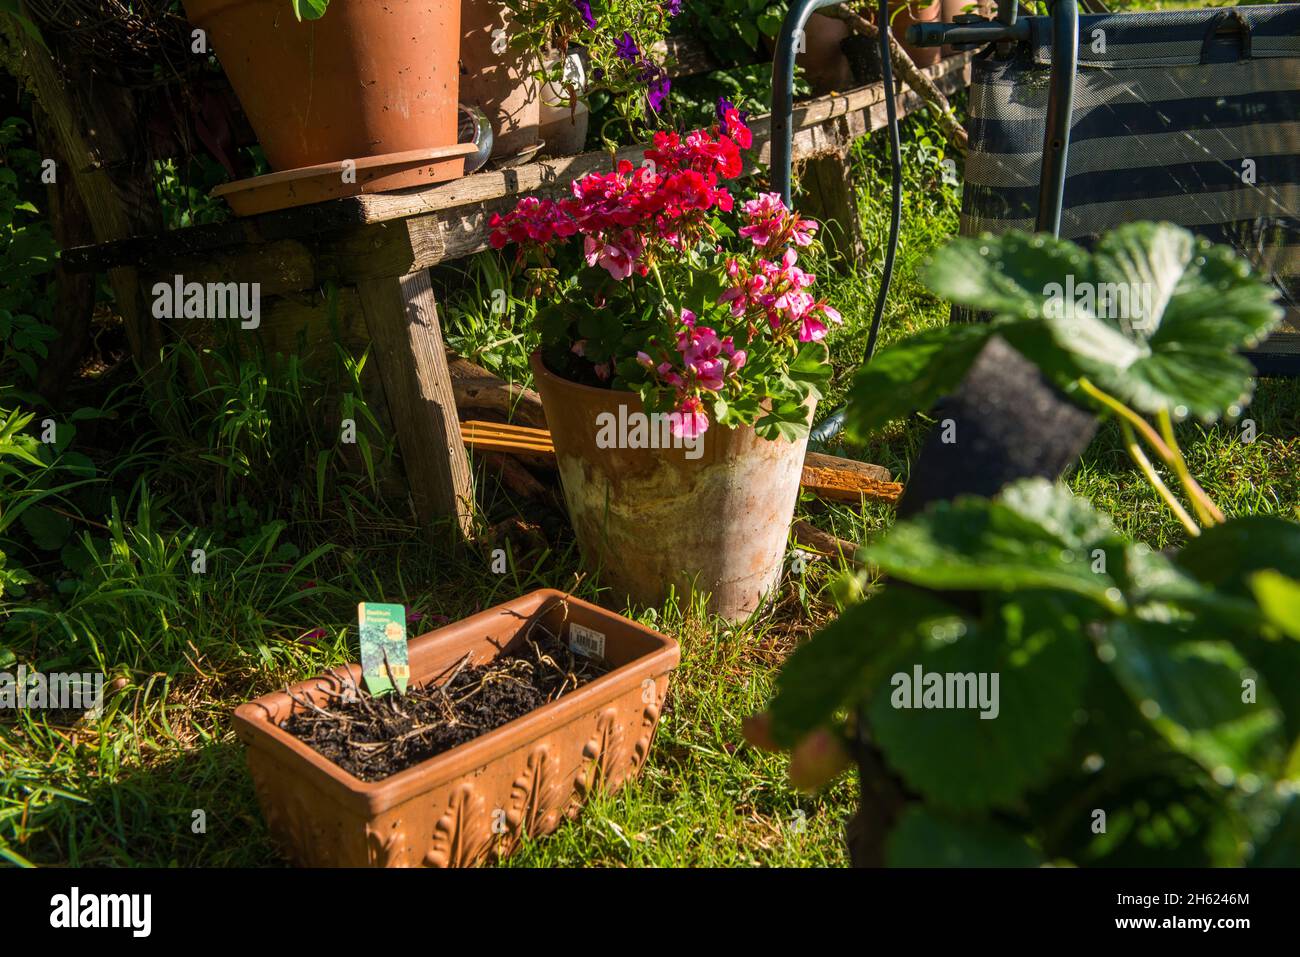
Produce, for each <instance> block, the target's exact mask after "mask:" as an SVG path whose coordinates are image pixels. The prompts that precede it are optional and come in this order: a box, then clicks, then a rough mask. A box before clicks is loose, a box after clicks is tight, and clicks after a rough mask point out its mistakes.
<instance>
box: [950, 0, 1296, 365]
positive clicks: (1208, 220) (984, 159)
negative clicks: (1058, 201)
mask: <svg viewBox="0 0 1300 957" xmlns="http://www.w3.org/2000/svg"><path fill="white" fill-rule="evenodd" d="M1027 19H1028V20H1029V27H1028V34H1027V38H1026V39H1025V40H1024V41H1022V42H1016V43H1006V44H1001V45H993V46H989V47H986V48H985V49H984V50H983V51H982V52H981V53H980V54H979V55H978V56H977V58H976V60H975V62H974V64H973V69H972V82H971V92H970V116H969V120H968V127H967V129H968V132H969V134H970V152H969V155H968V157H967V161H966V180H965V191H964V194H963V197H962V217H961V232H962V234H963V235H975V234H978V233H980V232H983V231H989V232H993V233H998V232H1002V231H1005V230H1008V229H1012V228H1019V229H1026V230H1032V229H1033V228H1034V226H1035V220H1036V215H1037V211H1038V206H1039V183H1040V177H1041V171H1042V161H1043V143H1044V129H1045V125H1046V123H1047V117H1048V107H1049V99H1050V96H1049V82H1048V81H1049V75H1050V71H1051V62H1052V52H1051V50H1052V45H1051V41H1052V36H1051V34H1052V22H1051V18H1050V17H1029V18H1027ZM1067 49H1068V46H1067ZM1136 220H1166V221H1169V222H1173V223H1177V224H1179V225H1182V226H1185V227H1187V228H1188V229H1190V230H1192V231H1193V232H1195V233H1197V234H1199V235H1202V236H1204V237H1206V238H1207V239H1210V240H1213V241H1214V242H1219V243H1225V244H1228V245H1231V246H1232V247H1234V248H1235V249H1236V250H1237V251H1238V252H1239V253H1240V254H1241V255H1242V256H1244V257H1245V258H1247V259H1248V260H1249V261H1250V262H1251V263H1252V264H1253V265H1254V266H1255V268H1256V269H1258V270H1259V271H1260V272H1261V273H1262V274H1263V275H1264V276H1266V277H1268V278H1269V279H1271V281H1272V282H1273V283H1274V284H1275V285H1276V286H1277V287H1278V289H1279V290H1281V294H1282V297H1283V304H1284V305H1285V306H1286V312H1287V319H1286V322H1285V324H1284V325H1283V326H1282V327H1281V328H1280V330H1279V331H1278V332H1277V333H1275V334H1274V335H1273V336H1272V337H1271V338H1270V339H1269V340H1268V341H1267V342H1266V343H1264V344H1263V345H1262V346H1261V347H1260V351H1259V352H1257V353H1254V354H1252V355H1251V356H1250V358H1251V359H1252V360H1253V361H1254V362H1255V364H1256V367H1257V368H1258V369H1259V371H1260V372H1261V373H1263V374H1283V373H1287V374H1296V373H1297V372H1300V4H1278V5H1268V6H1249V7H1238V8H1219V9H1207V10H1181V11H1170V12H1159V13H1138V14H1102V15H1092V16H1081V17H1079V46H1078V68H1077V72H1076V75H1075V80H1074V99H1073V110H1072V112H1071V115H1070V135H1069V146H1068V149H1067V151H1066V163H1065V188H1064V192H1063V199H1062V208H1061V217H1060V235H1061V237H1062V238H1065V239H1072V240H1074V241H1076V242H1079V243H1081V244H1083V245H1088V244H1089V243H1090V242H1091V241H1093V240H1095V239H1096V238H1097V237H1098V236H1099V235H1100V234H1101V233H1103V232H1105V231H1106V230H1109V229H1112V228H1113V227H1115V226H1118V225H1120V224H1121V223H1126V222H1133V221H1136Z"/></svg>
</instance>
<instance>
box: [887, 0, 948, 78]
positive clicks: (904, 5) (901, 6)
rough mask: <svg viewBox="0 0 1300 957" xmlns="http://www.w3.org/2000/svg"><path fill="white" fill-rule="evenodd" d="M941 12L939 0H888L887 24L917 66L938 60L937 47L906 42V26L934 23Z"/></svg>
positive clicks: (928, 64) (930, 64) (933, 63)
mask: <svg viewBox="0 0 1300 957" xmlns="http://www.w3.org/2000/svg"><path fill="white" fill-rule="evenodd" d="M942 12H943V8H942V6H941V3H940V0H930V2H928V3H927V2H926V0H890V4H889V16H890V20H889V26H890V29H891V30H893V31H894V36H895V38H897V40H898V42H899V43H900V44H901V45H902V47H903V49H904V50H906V51H907V53H908V55H909V56H910V57H911V58H912V62H914V63H915V64H916V65H917V66H919V67H927V66H934V65H935V64H936V63H938V62H939V57H940V50H939V48H938V47H914V46H912V45H911V44H910V43H908V42H907V28H908V27H910V26H911V25H912V24H913V23H936V22H938V20H939V17H940V15H941V14H942Z"/></svg>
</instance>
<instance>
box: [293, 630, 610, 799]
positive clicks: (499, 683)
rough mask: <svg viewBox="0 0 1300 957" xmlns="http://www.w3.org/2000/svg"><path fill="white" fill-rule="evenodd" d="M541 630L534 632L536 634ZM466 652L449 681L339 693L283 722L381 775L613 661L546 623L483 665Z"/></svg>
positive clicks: (326, 751)
mask: <svg viewBox="0 0 1300 957" xmlns="http://www.w3.org/2000/svg"><path fill="white" fill-rule="evenodd" d="M534 631H539V632H541V637H540V638H534V637H533V632H534ZM471 657H472V656H471V655H470V654H468V653H467V654H466V655H465V656H464V657H463V658H461V659H460V661H459V662H458V663H457V664H456V666H455V667H454V668H453V669H452V670H451V672H450V673H449V675H448V677H447V678H446V680H443V681H441V682H439V683H438V684H436V685H433V684H430V685H426V686H425V687H421V688H411V689H410V690H409V691H408V692H407V693H406V694H404V695H401V694H396V693H392V694H387V695H384V696H383V697H379V698H375V697H373V696H371V695H370V694H368V693H366V692H362V691H360V690H358V691H357V693H356V695H355V696H354V697H353V698H352V700H347V699H346V698H345V697H344V696H342V695H339V696H336V697H334V698H332V699H331V700H330V701H329V703H328V704H329V708H328V709H325V708H322V707H320V706H319V705H316V704H315V703H314V702H308V701H303V700H301V699H300V698H298V697H297V696H294V699H293V700H294V701H295V702H297V703H298V704H299V705H301V706H302V708H303V710H296V711H295V712H294V713H293V714H292V715H291V716H290V717H289V718H288V719H287V720H286V721H284V722H283V723H282V724H281V725H280V726H281V727H282V728H284V730H286V731H288V732H289V733H290V734H292V735H294V736H295V737H297V738H299V739H301V740H302V741H303V742H304V743H305V744H307V745H308V746H309V747H311V748H313V749H315V750H316V751H317V752H319V753H320V754H322V755H324V756H325V757H326V758H328V759H329V760H331V761H333V762H334V763H335V764H337V765H338V766H339V767H341V768H342V769H343V770H345V771H347V772H349V773H350V774H352V775H355V776H356V777H357V778H359V779H361V780H362V781H381V780H383V779H384V778H386V777H389V776H390V775H392V774H396V773H397V772H398V771H401V770H404V769H405V768H409V767H411V766H412V765H415V764H418V763H419V762H421V761H423V760H425V759H427V758H431V757H434V756H435V755H438V754H441V753H443V752H444V751H448V750H450V749H452V748H454V747H456V746H457V745H460V744H464V743H465V742H467V741H471V740H473V739H474V738H477V737H478V736H479V735H481V734H484V733H486V732H488V731H491V730H493V729H495V728H499V727H501V726H502V725H503V724H506V723H508V722H510V721H513V720H514V719H515V718H520V717H523V716H524V715H526V714H528V713H530V712H532V711H536V710H537V709H538V708H540V707H542V706H543V705H545V704H549V703H550V702H552V701H554V700H556V699H557V698H559V697H560V696H561V695H565V694H568V693H570V692H572V691H573V690H574V689H575V688H578V687H581V686H582V685H584V684H586V683H587V682H589V681H592V680H594V679H596V678H599V677H600V676H601V675H603V674H605V673H606V672H607V671H608V670H609V667H608V666H607V665H606V664H605V663H604V662H603V661H599V660H597V659H594V658H586V657H583V656H580V655H575V654H574V653H573V652H572V651H570V650H569V648H568V646H567V645H565V644H564V643H563V642H562V641H560V640H559V638H557V637H556V636H555V635H553V634H551V632H550V631H549V630H548V629H546V628H545V627H543V626H542V625H541V624H540V623H534V625H533V627H532V628H531V629H530V630H529V633H528V634H527V635H525V636H524V639H523V641H522V642H521V643H520V646H519V648H518V650H517V651H513V652H508V653H506V654H502V655H499V656H498V657H497V658H495V659H494V660H492V661H490V662H486V663H484V664H481V665H472V664H470V661H471Z"/></svg>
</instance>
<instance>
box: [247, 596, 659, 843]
mask: <svg viewBox="0 0 1300 957" xmlns="http://www.w3.org/2000/svg"><path fill="white" fill-rule="evenodd" d="M534 621H540V622H541V623H542V624H543V625H544V626H545V627H546V628H548V629H549V630H550V631H551V632H552V633H554V634H557V635H559V636H560V638H561V639H562V640H564V641H565V642H566V643H567V642H569V641H570V639H571V637H572V635H573V632H572V631H571V629H572V628H573V626H574V625H575V624H576V625H577V626H578V627H579V633H580V634H581V635H583V636H587V635H588V634H589V632H584V631H583V629H589V630H591V631H594V632H596V633H599V634H600V635H603V636H604V646H605V647H604V657H605V660H606V661H607V662H608V663H609V664H610V665H611V666H612V668H613V670H612V671H610V672H609V673H608V674H606V675H603V676H601V677H600V678H597V679H596V680H595V681H592V682H590V683H589V684H586V685H583V686H582V687H581V688H578V689H577V690H576V691H572V692H570V693H569V694H567V695H565V696H563V697H561V698H560V699H558V700H557V701H553V702H551V703H550V704H548V705H546V706H545V707H543V708H539V709H538V710H536V711H534V712H532V713H530V714H527V715H524V716H523V717H522V718H518V719H516V720H514V721H511V722H510V723H509V724H506V725H503V726H502V727H500V728H497V729H496V730H495V731H490V732H488V733H487V734H485V735H482V736H480V737H478V738H475V739H474V740H473V741H469V742H466V743H465V744H462V745H460V746H459V747H456V748H453V749H451V750H450V751H446V752H444V753H443V754H440V755H437V756H436V757H432V758H429V759H428V760H427V761H424V762H422V763H420V764H417V765H415V766H414V767H410V768H407V769H406V770H404V771H400V772H398V773H397V774H394V775H393V776H391V777H389V778H386V779H385V780H383V781H375V782H371V783H367V782H364V781H361V780H359V779H357V778H355V777H353V776H352V775H351V774H349V773H348V772H346V771H344V770H343V769H341V768H339V767H338V766H337V765H335V764H334V763H333V762H331V761H329V760H328V759H326V758H325V757H323V756H322V755H320V754H318V753H317V752H316V751H314V750H312V749H311V748H310V747H308V746H307V745H306V744H305V743H303V742H302V741H299V740H298V739H297V738H295V737H294V736H293V735H291V734H289V733H288V732H287V731H284V730H282V729H281V728H280V727H279V726H278V725H279V722H281V721H283V720H284V719H285V718H287V717H288V716H289V714H290V713H291V712H292V710H293V709H294V708H301V705H296V704H295V703H294V702H293V701H292V700H291V699H290V697H289V695H288V694H286V693H285V692H277V693H275V694H269V695H265V696H264V697H261V698H258V699H257V700H255V701H250V702H248V703H247V704H243V705H240V706H239V708H238V709H236V711H235V728H236V731H237V733H238V735H239V738H240V740H241V741H243V742H244V743H245V744H246V745H247V746H248V764H249V768H250V770H251V771H252V775H253V784H254V786H255V787H256V790H257V797H258V801H259V802H260V804H261V806H262V813H263V815H264V817H265V818H266V822H267V825H268V826H269V827H270V830H271V834H272V836H273V838H274V839H275V840H276V842H277V843H278V844H279V845H280V846H281V848H282V849H283V850H284V851H285V852H286V854H287V855H288V856H289V858H290V859H291V860H293V861H294V862H295V863H297V864H301V865H306V866H315V867H419V866H428V867H457V866H468V865H472V864H477V863H479V862H481V861H483V860H484V859H486V858H487V857H488V856H489V855H491V854H498V855H505V854H509V853H510V852H511V851H513V850H514V849H515V847H516V846H518V844H519V842H520V840H521V838H522V837H523V836H524V835H525V834H527V835H530V836H537V835H541V834H549V833H550V832H551V831H553V830H555V828H556V827H557V826H558V825H559V823H560V821H561V820H562V819H563V818H565V817H569V818H572V817H575V816H577V813H578V811H579V809H580V808H581V805H582V802H583V801H584V800H585V799H586V797H587V795H588V794H590V793H591V791H592V789H593V788H595V787H597V786H598V785H599V786H601V787H603V788H605V789H606V790H610V789H615V788H618V787H619V786H620V785H621V784H622V783H623V782H624V781H626V780H628V779H629V778H630V777H634V776H635V775H636V774H637V773H639V772H640V770H641V767H642V765H643V764H644V763H645V760H646V756H647V755H648V754H649V751H650V741H651V738H652V737H653V735H654V731H655V726H656V725H657V724H658V722H659V714H660V711H661V710H662V708H663V703H664V697H665V695H666V694H667V692H668V673H669V672H670V671H671V670H672V669H673V668H674V667H676V665H677V662H678V660H679V659H680V651H679V649H678V646H677V642H676V641H674V640H673V639H672V638H669V637H667V636H665V635H661V634H659V633H658V632H655V631H651V630H650V629H649V628H645V627H643V626H641V625H639V624H637V623H636V622H633V621H629V620H627V619H626V618H623V617H622V616H620V615H616V614H614V613H613V612H610V611H606V610H605V609H603V608H599V607H597V606H596V605H592V604H590V603H589V602H585V601H582V600H580V599H577V598H573V597H571V596H569V595H566V594H564V593H563V592H559V591H554V590H550V589H547V590H542V591H535V592H532V593H530V594H528V595H524V596H522V597H520V598H516V599H514V600H513V601H509V602H506V603H505V604H503V605H498V606H496V607H495V608H490V609H488V610H487V611H484V612H481V613H479V614H477V615H474V616H473V617H471V618H467V619H465V620H464V621H459V622H456V623H455V624H452V625H448V626H446V627H445V628H440V629H438V630H437V631H433V632H430V633H429V634H427V635H421V636H420V637H418V638H414V639H412V640H411V642H410V659H411V681H412V683H413V684H415V685H419V684H424V683H428V682H435V683H436V682H437V681H438V680H439V679H440V678H441V677H443V676H445V675H447V674H448V672H449V671H450V670H451V669H452V668H454V667H455V665H456V664H457V663H458V662H459V661H460V659H461V658H463V657H464V656H465V654H466V652H472V653H473V657H472V659H471V663H473V664H482V663H484V662H487V661H491V660H492V659H494V658H495V657H497V656H498V655H500V654H502V653H503V652H506V651H510V650H513V647H512V645H513V644H514V643H516V642H520V641H522V640H523V637H524V636H525V635H526V634H527V633H528V630H529V627H530V625H531V624H532V623H533V622H534ZM348 670H350V672H351V674H352V677H353V680H359V679H360V670H361V669H360V666H359V665H355V664H354V665H350V666H349V668H348ZM343 675H346V672H345V671H344V670H343V669H335V671H332V672H330V673H328V674H326V675H325V676H323V677H320V678H313V679H312V680H310V681H304V682H302V683H301V684H298V685H296V686H294V688H293V689H292V690H293V692H294V694H295V695H297V696H298V697H300V698H310V699H311V700H312V701H313V702H315V703H317V704H323V703H324V702H325V701H326V700H327V699H328V698H329V697H331V695H332V694H337V693H339V692H340V691H341V690H342V688H343V687H344V683H343V681H342V680H341V678H340V676H343Z"/></svg>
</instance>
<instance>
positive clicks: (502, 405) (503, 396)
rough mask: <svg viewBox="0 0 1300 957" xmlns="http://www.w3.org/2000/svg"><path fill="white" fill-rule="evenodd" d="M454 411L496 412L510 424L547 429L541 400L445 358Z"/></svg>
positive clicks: (465, 362) (457, 359)
mask: <svg viewBox="0 0 1300 957" xmlns="http://www.w3.org/2000/svg"><path fill="white" fill-rule="evenodd" d="M447 365H448V369H449V370H450V371H451V388H452V391H453V392H454V393H455V395H456V408H458V409H460V410H462V411H464V410H466V409H476V410H479V411H486V412H496V413H498V414H500V415H502V416H504V417H505V418H506V419H507V420H508V421H510V422H517V423H519V424H520V425H531V426H535V427H536V428H540V429H544V428H546V413H545V412H543V411H542V397H541V396H540V395H538V394H537V393H536V392H534V391H533V390H532V389H526V388H524V387H523V386H521V385H519V384H518V383H507V382H505V381H503V380H502V379H500V378H498V377H497V376H494V375H493V374H492V373H491V372H488V371H487V370H486V369H484V368H482V367H481V366H477V365H475V364H474V363H472V362H470V361H469V360H468V359H462V358H460V357H459V356H448V357H447Z"/></svg>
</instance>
